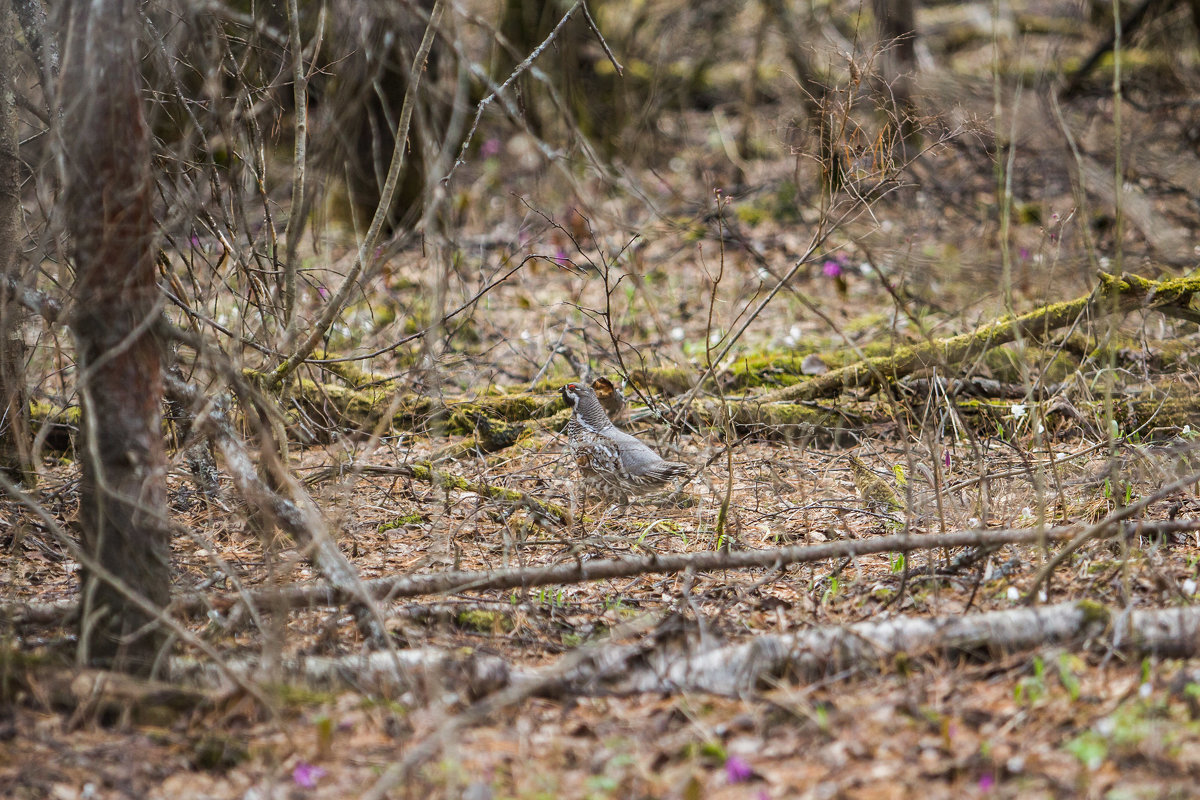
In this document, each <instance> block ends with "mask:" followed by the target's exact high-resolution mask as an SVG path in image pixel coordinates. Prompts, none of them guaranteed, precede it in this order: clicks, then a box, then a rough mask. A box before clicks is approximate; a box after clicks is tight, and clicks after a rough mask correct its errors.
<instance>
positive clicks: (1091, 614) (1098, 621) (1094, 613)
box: [1075, 600, 1112, 626]
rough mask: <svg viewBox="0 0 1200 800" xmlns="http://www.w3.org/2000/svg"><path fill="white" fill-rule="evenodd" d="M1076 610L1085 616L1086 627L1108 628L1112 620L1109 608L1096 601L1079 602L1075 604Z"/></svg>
mask: <svg viewBox="0 0 1200 800" xmlns="http://www.w3.org/2000/svg"><path fill="white" fill-rule="evenodd" d="M1075 608H1077V609H1078V610H1079V611H1080V613H1082V614H1083V624H1084V625H1103V626H1107V625H1108V623H1109V620H1110V619H1111V618H1112V612H1111V611H1109V610H1108V607H1107V606H1105V605H1104V604H1102V603H1097V602H1096V601H1094V600H1079V601H1077V602H1076V603H1075Z"/></svg>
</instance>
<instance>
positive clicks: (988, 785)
mask: <svg viewBox="0 0 1200 800" xmlns="http://www.w3.org/2000/svg"><path fill="white" fill-rule="evenodd" d="M995 787H996V779H995V778H993V777H992V773H990V772H985V773H984V774H982V775H980V776H979V791H981V792H990V791H991V790H992V789H994V788H995Z"/></svg>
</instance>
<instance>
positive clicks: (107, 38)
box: [62, 0, 170, 673]
mask: <svg viewBox="0 0 1200 800" xmlns="http://www.w3.org/2000/svg"><path fill="white" fill-rule="evenodd" d="M71 13H72V18H71V21H70V24H69V25H68V27H67V40H66V46H65V48H64V50H65V53H66V55H65V57H64V60H63V70H62V72H63V80H62V85H63V87H64V89H65V90H66V91H67V92H69V94H66V95H65V96H64V97H63V109H62V113H63V117H64V126H63V138H64V146H65V149H66V152H65V163H66V179H67V185H66V187H65V200H66V218H67V225H68V228H69V229H70V232H71V233H72V234H73V236H74V254H75V270H76V276H75V286H74V300H75V308H74V309H73V311H72V314H71V329H72V332H73V333H74V336H75V342H76V351H77V352H76V368H77V381H78V387H79V390H80V397H81V398H82V406H83V437H82V448H81V451H82V452H81V457H80V462H81V465H82V479H81V484H80V504H79V521H80V527H81V529H82V534H83V545H84V548H85V550H86V551H87V552H88V553H90V554H91V555H92V556H93V557H94V558H95V559H96V560H97V562H98V563H99V564H101V565H102V566H103V567H105V568H106V569H107V570H108V571H110V572H111V573H113V574H114V575H116V576H117V577H119V578H120V579H121V580H122V581H123V582H124V583H125V584H126V585H127V586H129V587H130V588H131V590H132V591H134V592H137V593H139V594H140V595H141V596H142V597H144V598H146V599H147V600H149V601H150V602H151V603H153V604H154V605H157V606H165V605H166V604H167V602H168V600H169V590H170V584H169V577H170V576H169V556H170V549H169V537H168V528H167V524H166V498H165V475H166V457H165V453H164V448H163V441H162V435H161V422H162V420H161V416H162V412H161V406H162V380H161V374H160V372H161V363H160V362H161V355H160V354H161V347H160V344H159V342H158V341H157V339H156V336H155V333H154V332H155V322H156V320H157V315H158V312H157V310H156V306H155V300H156V297H157V289H156V286H155V274H154V250H153V246H154V241H153V231H154V228H153V219H152V217H151V207H150V199H151V196H150V190H151V173H150V140H149V131H148V129H147V126H146V121H145V118H144V117H143V114H142V107H141V99H140V96H139V76H138V61H137V53H136V52H135V48H136V39H137V19H138V17H137V4H136V3H135V2H134V1H133V0H94V2H91V3H87V4H82V3H81V4H78V5H76V6H75V7H73V9H72V12H71ZM83 588H84V591H83V600H84V613H83V614H82V615H81V622H80V636H79V641H80V648H81V655H82V656H83V658H84V660H85V661H86V662H87V663H90V664H92V665H94V666H100V667H105V668H112V669H118V670H122V671H129V672H137V673H146V672H149V671H150V670H151V668H152V667H153V665H154V663H155V660H156V659H157V658H158V657H159V655H160V650H161V649H162V647H163V646H164V643H165V641H166V631H165V630H164V629H162V628H161V627H160V626H159V625H158V624H156V623H155V622H154V619H153V617H151V616H149V615H147V614H146V612H145V611H144V610H143V609H141V608H140V607H139V606H138V605H136V604H135V603H133V602H132V601H131V598H130V597H129V596H127V595H126V594H125V593H122V592H120V591H118V590H117V589H116V588H114V587H113V586H111V585H109V584H106V583H105V582H103V581H100V580H98V579H97V576H95V575H93V574H91V573H90V572H84V573H83Z"/></svg>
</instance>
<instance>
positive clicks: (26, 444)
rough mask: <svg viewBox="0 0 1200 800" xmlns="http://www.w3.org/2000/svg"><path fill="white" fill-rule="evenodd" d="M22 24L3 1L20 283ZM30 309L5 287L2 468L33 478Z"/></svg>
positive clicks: (5, 117)
mask: <svg viewBox="0 0 1200 800" xmlns="http://www.w3.org/2000/svg"><path fill="white" fill-rule="evenodd" d="M15 28H16V26H15V25H14V21H13V15H12V14H11V13H10V11H9V9H8V6H7V5H5V4H2V3H0V280H3V281H4V283H5V285H6V286H7V285H12V286H14V287H15V286H18V285H19V284H20V279H19V276H18V274H17V269H18V259H17V253H18V251H19V249H20V237H19V236H18V229H19V223H20V219H21V182H20V161H19V153H18V150H17V104H16V86H15V81H16V48H15V42H16V30H15ZM25 317H26V313H25V311H24V310H23V309H22V308H21V306H20V304H19V303H17V302H16V293H15V292H9V291H0V469H3V470H5V471H6V472H8V473H9V474H11V475H13V476H14V478H20V479H22V480H24V481H25V482H26V483H32V482H33V480H34V479H35V478H36V477H37V472H36V471H35V470H34V468H33V455H32V452H31V442H32V437H31V436H30V434H29V394H28V391H27V389H26V385H25V342H24V340H23V339H22V336H21V326H22V322H23V321H24V319H25Z"/></svg>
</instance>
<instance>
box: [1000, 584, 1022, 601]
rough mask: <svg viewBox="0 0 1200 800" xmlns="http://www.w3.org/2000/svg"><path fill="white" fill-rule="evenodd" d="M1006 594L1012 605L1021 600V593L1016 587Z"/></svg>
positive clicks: (1012, 587) (1009, 589)
mask: <svg viewBox="0 0 1200 800" xmlns="http://www.w3.org/2000/svg"><path fill="white" fill-rule="evenodd" d="M1004 594H1005V596H1006V597H1007V598H1008V601H1009V602H1010V603H1015V602H1017V601H1018V600H1020V599H1021V592H1020V590H1018V589H1017V587H1015V586H1010V587H1008V591H1007V592H1005V593H1004Z"/></svg>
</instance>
